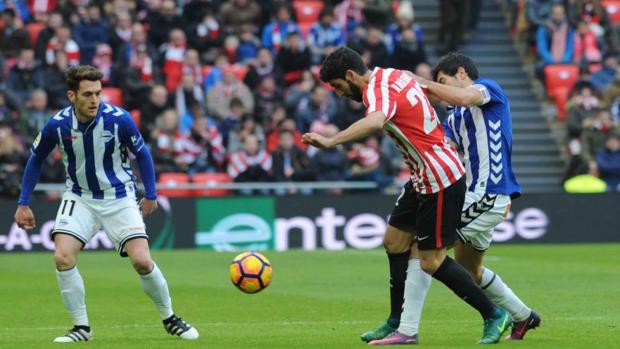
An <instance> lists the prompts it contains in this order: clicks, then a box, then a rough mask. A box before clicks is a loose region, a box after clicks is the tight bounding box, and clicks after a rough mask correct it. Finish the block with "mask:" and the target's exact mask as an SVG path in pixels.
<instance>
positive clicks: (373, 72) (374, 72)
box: [362, 67, 379, 107]
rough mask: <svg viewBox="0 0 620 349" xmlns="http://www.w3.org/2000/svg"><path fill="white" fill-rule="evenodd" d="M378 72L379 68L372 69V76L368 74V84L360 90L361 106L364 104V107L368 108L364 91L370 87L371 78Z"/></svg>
mask: <svg viewBox="0 0 620 349" xmlns="http://www.w3.org/2000/svg"><path fill="white" fill-rule="evenodd" d="M378 70H379V67H374V69H373V70H372V74H370V79H368V83H367V84H366V86H364V88H363V89H362V104H364V106H366V107H368V106H367V105H366V103H365V102H366V98H364V97H366V91H368V86H369V85H370V80H372V78H373V77H374V76H375V74H377V71H378Z"/></svg>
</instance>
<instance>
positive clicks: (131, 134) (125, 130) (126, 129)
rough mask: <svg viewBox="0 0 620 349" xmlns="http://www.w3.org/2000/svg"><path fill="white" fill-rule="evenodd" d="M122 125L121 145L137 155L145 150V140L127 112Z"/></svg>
mask: <svg viewBox="0 0 620 349" xmlns="http://www.w3.org/2000/svg"><path fill="white" fill-rule="evenodd" d="M120 124H121V135H120V139H121V143H122V144H124V145H125V146H127V147H128V148H129V150H131V152H132V153H133V154H137V153H138V152H139V151H140V150H142V148H144V146H145V144H144V138H142V134H141V133H140V131H139V130H138V127H137V126H136V124H135V123H134V122H133V119H132V118H131V117H130V116H129V114H128V113H127V112H125V114H124V115H123V116H122V121H121V122H120Z"/></svg>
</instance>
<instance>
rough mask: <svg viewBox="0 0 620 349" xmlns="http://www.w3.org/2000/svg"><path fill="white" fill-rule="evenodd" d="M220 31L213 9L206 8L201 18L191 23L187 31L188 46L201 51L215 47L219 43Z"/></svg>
mask: <svg viewBox="0 0 620 349" xmlns="http://www.w3.org/2000/svg"><path fill="white" fill-rule="evenodd" d="M221 37H222V33H221V30H220V24H219V23H218V21H217V19H216V17H215V15H214V14H213V11H211V10H209V9H208V10H206V11H205V14H204V15H203V17H202V20H201V21H200V22H198V23H195V24H193V25H192V26H191V27H190V30H189V31H188V41H189V44H190V46H192V47H194V48H195V49H197V50H198V51H199V52H201V53H205V52H207V51H208V50H209V49H212V48H217V47H218V46H220V45H221V41H222V40H221Z"/></svg>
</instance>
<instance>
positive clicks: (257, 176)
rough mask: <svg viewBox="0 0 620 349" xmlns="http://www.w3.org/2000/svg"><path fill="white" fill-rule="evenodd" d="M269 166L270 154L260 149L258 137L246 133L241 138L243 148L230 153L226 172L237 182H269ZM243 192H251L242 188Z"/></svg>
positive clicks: (270, 170)
mask: <svg viewBox="0 0 620 349" xmlns="http://www.w3.org/2000/svg"><path fill="white" fill-rule="evenodd" d="M271 167H272V161H271V156H270V155H269V153H267V152H266V151H265V150H264V149H261V147H260V142H259V140H258V138H257V137H256V136H254V135H247V136H245V138H244V139H243V150H239V151H237V152H233V153H232V154H231V155H230V160H229V161H228V174H229V175H230V177H231V178H233V180H234V181H235V182H237V183H242V182H270V181H271V180H272V179H273V177H272V175H271V172H272V169H271ZM262 192H263V193H266V191H262ZM243 193H244V194H251V191H245V190H244V191H243Z"/></svg>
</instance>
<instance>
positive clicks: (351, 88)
mask: <svg viewBox="0 0 620 349" xmlns="http://www.w3.org/2000/svg"><path fill="white" fill-rule="evenodd" d="M329 84H330V85H331V86H332V87H333V88H334V90H335V91H336V94H337V95H338V97H347V98H350V99H352V100H354V101H356V102H360V103H361V102H362V90H360V88H359V87H357V85H355V84H354V83H352V82H351V81H349V80H344V79H333V80H330V81H329Z"/></svg>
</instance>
